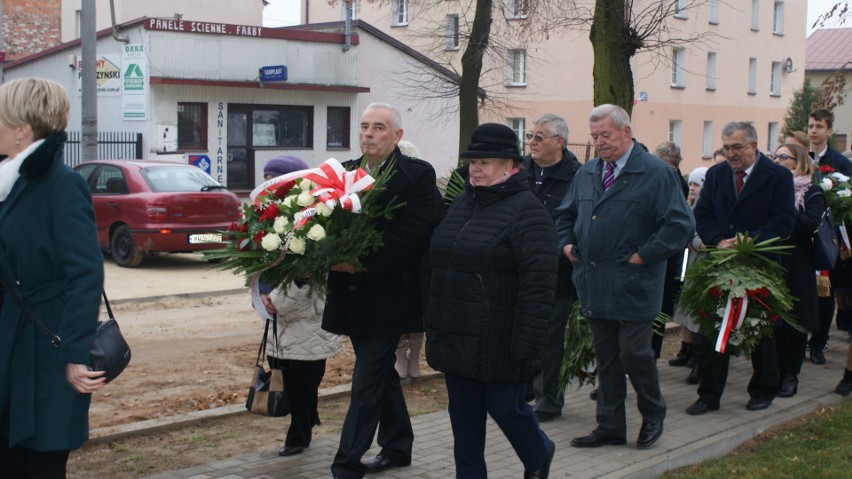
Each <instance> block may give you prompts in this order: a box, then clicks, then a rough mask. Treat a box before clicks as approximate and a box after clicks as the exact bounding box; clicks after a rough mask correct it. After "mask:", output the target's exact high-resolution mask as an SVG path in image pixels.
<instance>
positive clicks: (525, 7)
mask: <svg viewBox="0 0 852 479" xmlns="http://www.w3.org/2000/svg"><path fill="white" fill-rule="evenodd" d="M505 4H506V8H505V9H504V11H505V13H506V15H505V16H506V18H508V19H520V18H527V15H529V8H530V2H529V0H505Z"/></svg>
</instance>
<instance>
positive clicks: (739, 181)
mask: <svg viewBox="0 0 852 479" xmlns="http://www.w3.org/2000/svg"><path fill="white" fill-rule="evenodd" d="M745 175H746V172H745V171H738V172H737V194H740V193H742V191H743V184H745Z"/></svg>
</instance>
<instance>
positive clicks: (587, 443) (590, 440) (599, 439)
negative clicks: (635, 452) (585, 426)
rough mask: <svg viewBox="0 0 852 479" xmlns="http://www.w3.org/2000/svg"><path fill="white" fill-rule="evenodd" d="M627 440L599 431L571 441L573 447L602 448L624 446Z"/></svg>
mask: <svg viewBox="0 0 852 479" xmlns="http://www.w3.org/2000/svg"><path fill="white" fill-rule="evenodd" d="M625 444H627V439H625V438H623V437H618V436H609V435H607V434H604V433H602V432H598V430H597V429H595V430H594V431H592V433H591V434H589V435H588V436H583V437H576V438H574V439H572V440H571V447H601V446H623V445H625Z"/></svg>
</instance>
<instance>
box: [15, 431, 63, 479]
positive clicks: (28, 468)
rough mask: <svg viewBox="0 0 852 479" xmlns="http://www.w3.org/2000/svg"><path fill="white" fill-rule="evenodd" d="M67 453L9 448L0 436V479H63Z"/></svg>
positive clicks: (19, 447)
mask: <svg viewBox="0 0 852 479" xmlns="http://www.w3.org/2000/svg"><path fill="white" fill-rule="evenodd" d="M69 452H70V451H49V452H42V451H33V450H32V449H27V448H25V447H21V446H14V447H9V440H8V439H7V438H6V437H3V436H0V479H65V465H66V464H67V463H68V454H69Z"/></svg>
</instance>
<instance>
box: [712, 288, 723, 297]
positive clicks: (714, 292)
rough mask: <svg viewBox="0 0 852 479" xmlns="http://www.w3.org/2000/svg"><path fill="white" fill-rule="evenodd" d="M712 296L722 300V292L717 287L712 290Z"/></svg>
mask: <svg viewBox="0 0 852 479" xmlns="http://www.w3.org/2000/svg"><path fill="white" fill-rule="evenodd" d="M710 294H711V295H712V296H713V297H714V298H721V297H722V290H721V289H719V288H717V287H716V286H713V287H712V288H710Z"/></svg>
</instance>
